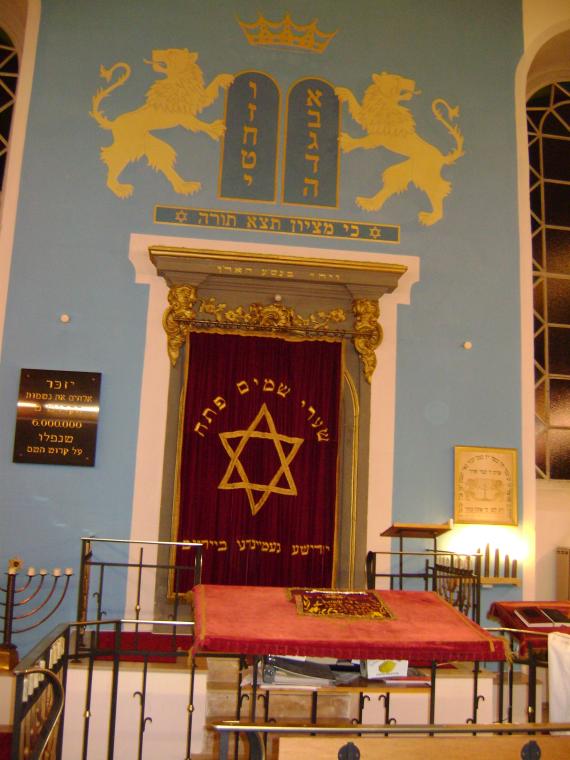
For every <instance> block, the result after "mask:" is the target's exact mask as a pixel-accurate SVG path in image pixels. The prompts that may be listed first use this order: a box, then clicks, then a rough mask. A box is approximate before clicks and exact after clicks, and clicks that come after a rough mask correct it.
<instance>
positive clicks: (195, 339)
mask: <svg viewBox="0 0 570 760" xmlns="http://www.w3.org/2000/svg"><path fill="white" fill-rule="evenodd" d="M187 350H188V352H189V353H188V363H187V377H186V388H185V399H184V401H183V409H182V418H181V438H180V442H179V458H178V466H179V473H178V478H179V481H178V504H177V513H176V518H175V524H176V523H177V524H176V525H175V527H176V530H175V538H176V539H177V540H179V541H184V540H190V541H201V542H203V544H204V567H203V576H202V578H203V582H204V583H226V584H240V585H265V586H294V585H301V586H314V587H317V588H319V587H330V586H331V584H332V582H333V572H334V560H335V557H334V554H335V531H336V519H337V470H338V429H339V406H340V389H341V382H342V343H341V342H340V341H329V340H285V339H283V338H276V337H256V336H243V335H234V334H219V333H212V332H207V333H205V332H204V333H200V332H197V333H192V334H191V336H190V338H189V342H188V345H187ZM187 558H188V552H187V551H185V550H179V551H178V554H177V561H178V563H179V564H188V559H187ZM179 580H180V585H179V588H178V590H180V591H184V590H186V589H187V588H189V587H190V586H191V585H192V580H191V578H190V577H189V574H184V573H181V574H180V576H179Z"/></svg>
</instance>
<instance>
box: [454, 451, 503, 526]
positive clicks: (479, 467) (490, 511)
mask: <svg viewBox="0 0 570 760" xmlns="http://www.w3.org/2000/svg"><path fill="white" fill-rule="evenodd" d="M454 453H455V456H454V460H455V461H454V470H455V489H454V497H455V505H454V521H455V522H456V523H478V524H484V525H517V524H518V500H517V450H516V449H493V448H487V447H481V446H456V447H455V449H454Z"/></svg>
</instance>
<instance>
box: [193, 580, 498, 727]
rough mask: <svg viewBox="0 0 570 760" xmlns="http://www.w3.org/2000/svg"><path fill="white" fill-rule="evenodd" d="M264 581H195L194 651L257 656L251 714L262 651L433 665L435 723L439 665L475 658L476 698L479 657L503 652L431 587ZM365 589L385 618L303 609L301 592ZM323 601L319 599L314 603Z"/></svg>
mask: <svg viewBox="0 0 570 760" xmlns="http://www.w3.org/2000/svg"><path fill="white" fill-rule="evenodd" d="M293 592H299V594H298V595H297V596H296V597H295V596H294V594H293V597H292V593H291V590H288V589H285V588H278V587H264V586H217V585H205V584H202V585H198V586H196V587H195V588H194V593H193V597H194V613H195V639H194V645H193V647H192V650H191V654H192V655H207V654H208V653H217V654H228V655H229V654H233V655H235V656H244V655H251V656H253V670H252V674H253V684H252V691H253V695H252V700H251V714H250V719H251V720H252V721H253V720H255V717H256V716H255V710H256V707H255V705H256V696H257V688H258V683H257V671H258V668H257V664H258V661H259V660H258V658H260V657H263V656H265V655H281V656H287V655H289V656H293V655H294V656H307V657H335V658H337V659H351V660H372V659H375V660H385V659H393V660H408V662H409V664H410V665H411V666H418V667H426V666H427V667H430V668H431V693H430V722H432V723H433V722H434V720H433V716H434V697H435V673H436V667H437V665H438V664H442V663H448V662H452V661H463V662H473V663H474V664H475V665H474V693H475V702H476V701H477V700H476V690H477V674H478V666H479V663H480V662H491V661H492V662H502V661H504V660H505V659H506V650H505V642H504V641H503V640H502V639H500V638H496V637H493V636H491V635H490V634H489V633H487V632H486V631H484V630H483V629H482V628H481V627H480V626H479V625H477V624H476V623H474V622H473V621H472V620H470V619H469V618H468V617H466V616H465V615H463V614H462V613H460V612H458V611H457V610H456V609H455V608H454V607H452V606H451V605H450V604H449V603H448V602H446V601H444V600H443V599H441V597H439V596H438V595H437V594H436V593H434V592H431V591H388V590H386V591H384V590H382V591H378V590H376V591H370V590H369V591H356V592H338V591H337V592H333V591H332V590H329V591H328V592H327V591H326V590H324V591H319V590H312V589H295V590H293ZM327 593H329V594H332V593H336V594H343V593H344V594H346V595H359V594H363V595H364V594H366V595H368V596H369V598H371V599H372V600H377V602H378V604H379V605H380V606H382V607H383V608H384V609H385V610H387V611H388V613H389V617H385V618H384V619H379V618H373V617H372V616H370V617H359V616H354V615H338V616H337V615H335V614H328V613H327V612H326V610H323V614H302V611H300V606H299V598H300V597H301V596H302V595H303V594H304V595H311V594H315V595H318V594H323V595H326V594H327ZM316 607H318V605H316Z"/></svg>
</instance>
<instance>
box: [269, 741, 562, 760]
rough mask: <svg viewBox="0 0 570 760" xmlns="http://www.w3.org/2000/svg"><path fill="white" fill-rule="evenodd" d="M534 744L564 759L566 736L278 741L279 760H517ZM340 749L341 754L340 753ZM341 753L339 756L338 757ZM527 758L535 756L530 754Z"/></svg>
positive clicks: (551, 758)
mask: <svg viewBox="0 0 570 760" xmlns="http://www.w3.org/2000/svg"><path fill="white" fill-rule="evenodd" d="M529 742H536V744H537V745H538V747H539V748H540V752H541V755H540V758H541V760H568V758H570V736H492V735H481V736H438V737H431V736H430V737H423V738H418V737H416V738H413V739H410V738H407V737H402V736H396V737H383V738H370V737H362V738H360V737H353V738H349V739H348V738H347V737H344V738H342V739H341V738H340V737H317V736H315V737H312V736H285V737H280V738H279V753H278V757H279V760H299V758H301V757H310V758H311V760H337V758H339V757H343V755H344V757H346V758H347V760H348V759H349V758H352V757H354V758H356V757H359V758H360V760H404V758H414V757H417V758H422V760H441V758H445V759H446V760H484V759H485V758H491V757H495V758H500V760H520V758H521V757H522V754H521V753H522V750H523V747H526V745H528V744H529ZM343 749H344V752H343ZM339 753H341V754H339ZM529 757H538V754H536V755H533V754H530V755H529Z"/></svg>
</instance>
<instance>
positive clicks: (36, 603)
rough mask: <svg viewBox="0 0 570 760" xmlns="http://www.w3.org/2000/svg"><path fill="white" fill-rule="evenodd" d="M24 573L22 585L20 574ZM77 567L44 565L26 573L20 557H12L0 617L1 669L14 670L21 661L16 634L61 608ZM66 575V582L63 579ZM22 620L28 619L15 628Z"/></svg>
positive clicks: (1, 590) (1, 602)
mask: <svg viewBox="0 0 570 760" xmlns="http://www.w3.org/2000/svg"><path fill="white" fill-rule="evenodd" d="M20 574H23V575H24V578H25V580H23V581H22V582H21V583H20V584H19V585H18V576H19V575H20ZM72 575H73V570H72V569H71V568H70V567H66V568H65V570H62V569H61V568H60V567H54V569H53V570H52V571H51V572H49V571H48V570H45V569H44V568H41V569H40V570H36V569H35V568H34V567H29V568H28V569H27V570H26V571H25V573H22V562H21V560H20V559H11V560H10V561H9V562H8V570H7V572H6V585H5V586H2V585H0V594H2V595H3V596H4V601H0V608H1V610H0V619H2V620H3V638H2V643H1V644H0V670H11V669H12V668H13V667H15V666H16V665H17V663H18V650H17V648H16V646H15V644H14V643H13V642H12V636H13V635H14V634H17V633H25V632H26V631H31V630H33V629H34V628H37V627H38V626H39V625H41V624H42V623H45V621H46V620H48V619H49V618H50V617H51V616H52V615H53V614H54V613H55V612H56V610H57V609H58V608H59V606H60V605H61V603H62V602H63V600H64V598H65V594H66V593H67V589H68V587H69V581H70V579H71V576H72ZM62 578H64V582H63V584H61V583H60V582H59V581H60V580H61V579H62ZM18 621H25V622H23V623H22V627H20V628H15V627H14V624H16V625H18V624H19V623H18Z"/></svg>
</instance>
